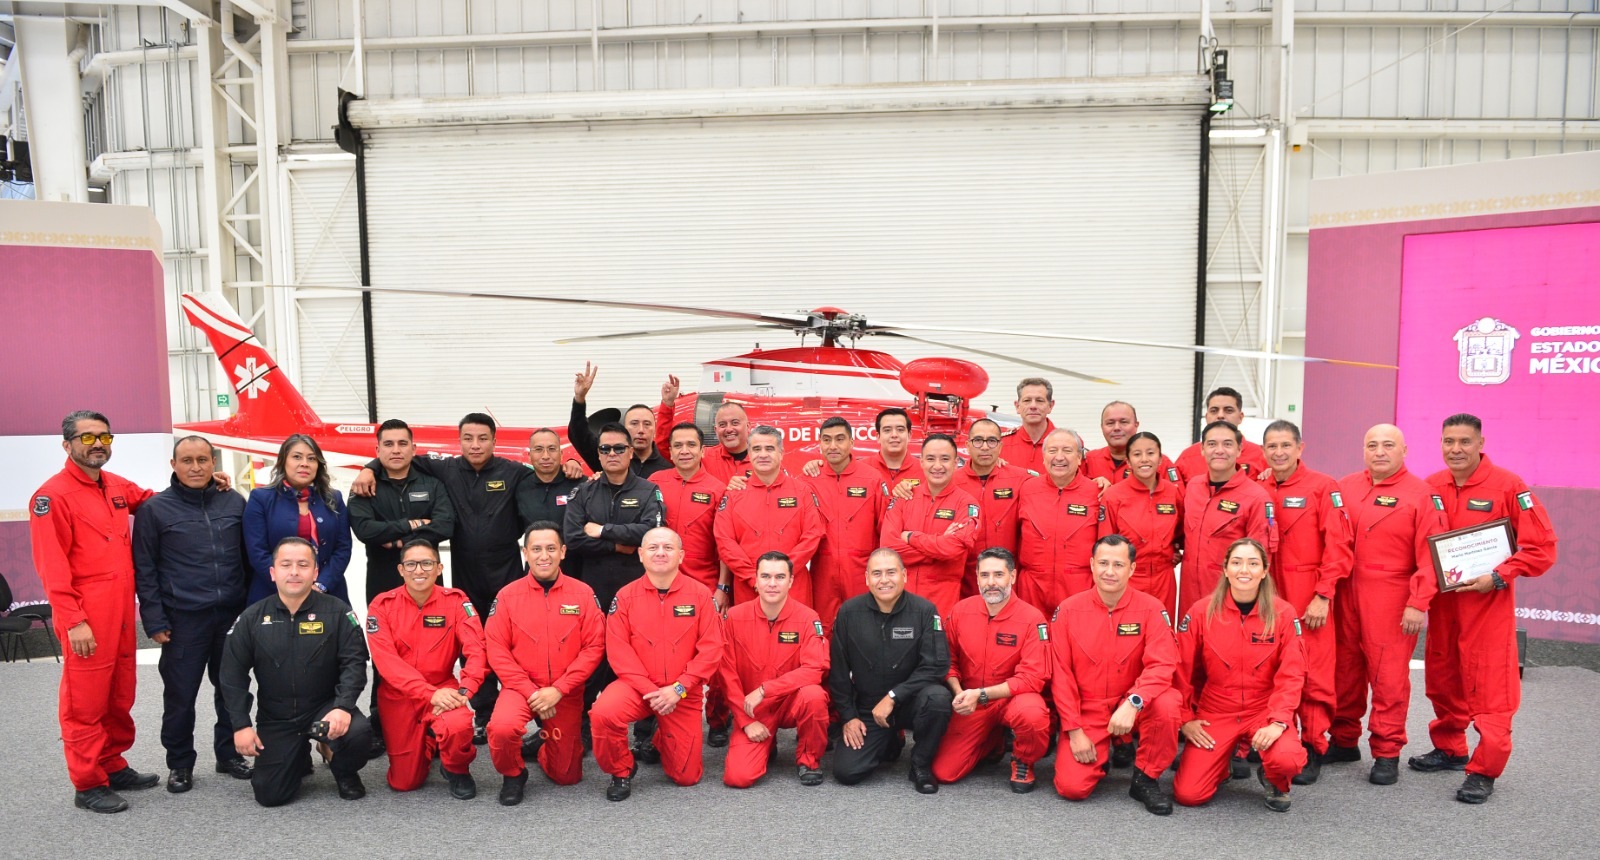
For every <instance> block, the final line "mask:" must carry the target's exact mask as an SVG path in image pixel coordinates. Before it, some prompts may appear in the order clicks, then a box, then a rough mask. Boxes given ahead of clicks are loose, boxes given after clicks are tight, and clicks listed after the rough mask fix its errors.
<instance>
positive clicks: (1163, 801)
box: [1128, 768, 1172, 815]
mask: <svg viewBox="0 0 1600 860" xmlns="http://www.w3.org/2000/svg"><path fill="white" fill-rule="evenodd" d="M1128 796H1129V797H1131V798H1133V799H1134V800H1137V801H1139V802H1140V803H1142V804H1144V808H1145V811H1147V812H1150V813H1152V814H1155V815H1171V814H1172V799H1171V798H1169V797H1167V793H1166V792H1165V791H1162V790H1161V780H1158V779H1151V778H1150V777H1148V776H1146V775H1145V773H1144V771H1142V770H1139V769H1137V768H1135V769H1134V771H1133V785H1132V786H1131V787H1129V789H1128Z"/></svg>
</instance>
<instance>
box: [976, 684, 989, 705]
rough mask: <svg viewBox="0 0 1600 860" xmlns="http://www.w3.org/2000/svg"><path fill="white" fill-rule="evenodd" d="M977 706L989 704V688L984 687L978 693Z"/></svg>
mask: <svg viewBox="0 0 1600 860" xmlns="http://www.w3.org/2000/svg"><path fill="white" fill-rule="evenodd" d="M978 704H980V705H987V704H989V688H988V687H984V688H983V689H981V690H979V691H978Z"/></svg>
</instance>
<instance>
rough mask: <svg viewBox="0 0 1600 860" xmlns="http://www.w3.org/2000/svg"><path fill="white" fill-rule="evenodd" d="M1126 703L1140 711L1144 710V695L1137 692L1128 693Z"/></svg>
mask: <svg viewBox="0 0 1600 860" xmlns="http://www.w3.org/2000/svg"><path fill="white" fill-rule="evenodd" d="M1128 704H1130V705H1132V706H1133V709H1134V710H1135V711H1142V710H1144V696H1141V695H1139V694H1138V693H1129V694H1128Z"/></svg>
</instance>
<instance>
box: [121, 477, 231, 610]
mask: <svg viewBox="0 0 1600 860" xmlns="http://www.w3.org/2000/svg"><path fill="white" fill-rule="evenodd" d="M244 504H245V503H244V496H241V495H239V494H238V493H235V492H232V491H227V492H224V491H222V490H219V489H217V485H216V484H212V485H211V486H209V487H206V488H205V489H203V490H194V489H190V488H189V487H185V486H184V485H183V484H181V483H179V481H178V476H177V475H173V476H172V486H170V487H168V488H167V489H165V490H162V491H161V492H159V493H157V494H155V495H154V496H151V497H150V499H149V500H147V501H146V502H145V503H144V504H143V505H142V506H141V507H140V508H139V515H138V516H136V517H134V518H133V538H132V540H133V570H134V579H135V582H136V584H137V588H138V591H139V617H140V618H141V619H142V620H143V621H144V632H145V635H147V636H153V635H155V634H157V633H160V632H162V631H164V630H170V629H172V625H171V624H170V623H169V622H168V620H167V612H168V610H179V611H187V612H198V611H203V610H207V609H218V608H220V609H225V610H230V611H238V609H239V608H240V607H242V606H244V598H245V593H246V592H247V591H248V590H249V589H250V559H249V556H248V555H247V554H246V553H245V546H244V525H243V523H244Z"/></svg>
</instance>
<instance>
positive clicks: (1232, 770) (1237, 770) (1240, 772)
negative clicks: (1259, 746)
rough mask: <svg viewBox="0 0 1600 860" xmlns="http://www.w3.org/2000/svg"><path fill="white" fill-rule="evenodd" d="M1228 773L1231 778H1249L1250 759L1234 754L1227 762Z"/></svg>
mask: <svg viewBox="0 0 1600 860" xmlns="http://www.w3.org/2000/svg"><path fill="white" fill-rule="evenodd" d="M1228 775H1229V776H1230V777H1232V778H1233V779H1249V778H1250V760H1249V759H1247V758H1245V757H1244V756H1241V755H1235V756H1234V757H1233V759H1232V760H1230V761H1229V762H1228Z"/></svg>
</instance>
